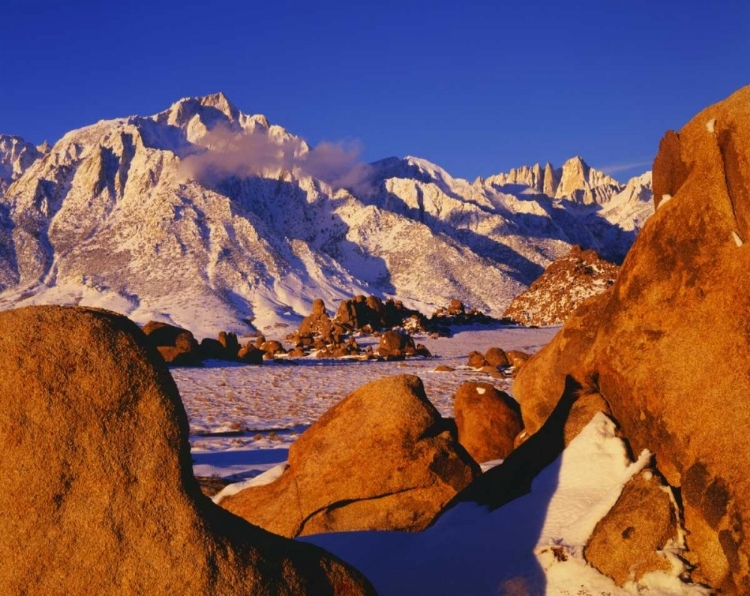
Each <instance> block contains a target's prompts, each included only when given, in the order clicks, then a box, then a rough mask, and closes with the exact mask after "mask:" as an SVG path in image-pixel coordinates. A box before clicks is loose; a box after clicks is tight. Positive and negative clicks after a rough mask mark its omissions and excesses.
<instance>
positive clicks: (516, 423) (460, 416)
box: [453, 381, 523, 462]
mask: <svg viewBox="0 0 750 596" xmlns="http://www.w3.org/2000/svg"><path fill="white" fill-rule="evenodd" d="M453 407H454V410H455V413H456V426H457V427H458V441H459V442H460V443H461V445H463V446H464V447H465V448H466V450H467V451H468V452H469V454H470V455H471V456H472V457H473V458H474V459H475V460H476V461H478V462H485V461H490V460H494V459H505V458H506V457H508V455H509V454H510V452H511V451H513V444H514V440H515V438H516V436H518V434H519V433H520V432H521V431H522V430H523V422H522V421H521V409H520V408H519V407H518V403H517V402H516V401H515V400H514V399H513V398H512V397H511V396H510V395H508V394H507V393H504V392H503V391H498V390H497V389H495V387H493V386H492V385H491V384H490V383H482V382H479V383H477V382H474V381H467V382H466V383H463V384H462V385H461V386H460V387H459V388H458V391H457V392H456V398H455V400H454V402H453Z"/></svg>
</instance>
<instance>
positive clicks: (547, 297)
mask: <svg viewBox="0 0 750 596" xmlns="http://www.w3.org/2000/svg"><path fill="white" fill-rule="evenodd" d="M618 271H619V267H618V266H617V265H615V264H614V263H610V262H608V261H605V260H604V259H601V258H600V257H599V255H597V254H596V252H595V251H593V250H581V248H580V247H578V246H574V247H573V248H572V249H571V251H570V253H568V254H567V255H566V256H564V257H562V258H561V259H557V260H556V261H555V262H554V263H552V264H551V265H550V266H549V267H547V269H545V271H544V273H542V275H541V276H540V277H539V278H538V279H537V280H536V281H534V283H532V284H531V287H529V289H528V290H526V291H525V292H523V293H522V294H519V295H518V296H516V297H515V298H514V299H513V302H511V303H510V306H508V308H507V310H506V311H505V312H504V313H503V318H507V319H509V320H511V321H513V322H515V323H518V324H519V325H538V326H543V325H561V324H562V323H564V322H565V320H566V319H567V318H568V317H569V316H570V314H571V313H572V312H573V311H574V310H575V309H576V308H578V307H579V306H580V305H581V303H582V302H583V301H584V300H586V299H587V298H589V297H591V296H594V295H595V294H600V293H601V292H603V291H604V290H606V289H607V288H609V287H610V286H612V284H614V283H615V280H616V279H617V272H618Z"/></svg>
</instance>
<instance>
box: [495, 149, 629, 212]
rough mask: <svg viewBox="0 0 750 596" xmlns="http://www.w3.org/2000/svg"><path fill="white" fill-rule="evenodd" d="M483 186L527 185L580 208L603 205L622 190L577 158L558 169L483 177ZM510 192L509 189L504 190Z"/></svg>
mask: <svg viewBox="0 0 750 596" xmlns="http://www.w3.org/2000/svg"><path fill="white" fill-rule="evenodd" d="M485 184H487V185H490V186H496V187H500V188H501V189H502V188H503V187H505V186H507V185H521V186H527V187H528V188H529V189H530V190H533V191H536V192H537V193H541V194H545V195H547V196H548V197H550V198H556V199H567V200H570V201H574V202H576V203H581V204H583V205H591V204H594V203H596V204H602V203H607V202H608V201H609V200H610V199H611V198H612V197H614V196H615V195H616V194H618V193H620V192H621V191H622V190H623V188H624V187H623V186H622V185H621V184H620V183H619V182H617V180H615V179H614V178H612V177H610V176H607V175H606V174H604V173H603V172H600V171H599V170H596V169H594V168H592V167H591V166H589V165H588V164H587V163H586V162H585V161H583V159H582V158H580V157H573V158H571V159H569V160H568V161H566V162H565V163H564V164H563V166H562V167H561V168H559V169H554V168H553V167H552V165H551V164H549V163H547V164H546V165H545V166H544V169H542V167H541V166H540V165H539V164H534V166H532V167H529V166H521V167H520V168H513V169H511V170H510V172H508V173H507V174H497V175H495V176H491V177H489V178H487V180H486V181H485ZM508 190H510V189H508Z"/></svg>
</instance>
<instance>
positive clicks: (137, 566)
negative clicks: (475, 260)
mask: <svg viewBox="0 0 750 596" xmlns="http://www.w3.org/2000/svg"><path fill="white" fill-rule="evenodd" d="M61 330H64V332H63V333H60V331H61ZM52 337H54V338H55V339H54V347H53V348H52V349H51V348H50V344H49V343H48V342H47V341H46V340H44V339H42V338H52ZM22 338H34V341H31V342H29V341H21V340H22ZM0 400H2V407H0V443H1V444H2V445H3V457H2V458H0V510H2V512H3V515H2V516H0V593H2V594H10V595H13V594H29V595H32V594H211V595H220V594H227V595H229V594H268V595H275V594H288V595H292V594H306V593H307V594H316V595H317V594H347V595H348V594H372V593H374V590H373V589H372V587H371V586H370V584H369V582H367V580H366V579H364V577H363V576H362V575H361V574H359V573H358V572H357V571H355V570H354V569H352V568H351V567H349V566H348V565H346V564H345V563H343V562H342V561H340V560H338V559H337V558H335V557H334V556H332V555H330V554H328V553H326V552H325V551H323V550H321V549H318V548H314V547H312V546H310V545H306V544H301V543H295V542H293V541H291V540H286V539H284V538H281V537H279V536H274V535H272V534H269V533H268V532H265V531H264V530H261V529H260V528H257V527H255V526H252V525H250V524H248V523H247V522H245V521H244V520H242V519H240V518H238V517H236V516H234V515H232V514H230V513H229V512H227V511H226V510H224V509H222V508H220V507H218V506H215V505H214V504H213V503H212V502H211V501H210V500H209V499H208V498H206V497H204V496H203V495H202V494H201V492H200V488H199V486H198V484H197V482H196V480H195V478H194V477H193V473H192V464H191V459H190V446H189V444H188V420H187V415H186V414H185V410H184V408H183V406H182V402H181V401H180V396H179V394H178V392H177V387H176V386H175V384H174V382H173V381H172V378H171V377H170V375H169V372H168V370H167V367H166V365H165V364H164V361H163V360H162V359H161V358H159V356H158V353H157V351H156V349H155V348H154V347H153V346H152V345H150V344H149V342H148V340H147V338H146V336H145V335H144V334H143V333H142V332H141V331H140V329H138V327H137V326H136V325H135V324H134V323H132V322H131V321H129V320H128V319H126V318H125V317H122V316H120V315H116V314H114V313H110V312H106V311H98V310H93V309H84V308H65V307H58V306H43V307H41V306H40V307H28V308H22V309H19V310H13V311H6V312H2V313H0Z"/></svg>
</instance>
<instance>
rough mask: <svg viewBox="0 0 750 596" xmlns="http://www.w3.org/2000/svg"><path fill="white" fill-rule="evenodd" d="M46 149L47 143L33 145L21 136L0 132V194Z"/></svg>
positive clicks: (47, 148) (47, 149) (47, 147)
mask: <svg viewBox="0 0 750 596" xmlns="http://www.w3.org/2000/svg"><path fill="white" fill-rule="evenodd" d="M47 151H49V146H47V145H40V146H39V147H34V145H32V144H31V143H27V142H26V141H24V140H23V139H22V138H21V137H15V136H9V135H3V134H0V196H2V194H3V192H4V191H5V189H6V188H8V186H10V184H11V183H12V182H13V181H14V180H17V179H18V178H20V177H21V175H22V174H23V173H24V172H25V171H26V170H28V169H29V167H30V166H31V164H33V163H34V162H35V161H36V160H38V159H40V158H41V157H42V156H43V155H44V154H45V153H46V152H47Z"/></svg>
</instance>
